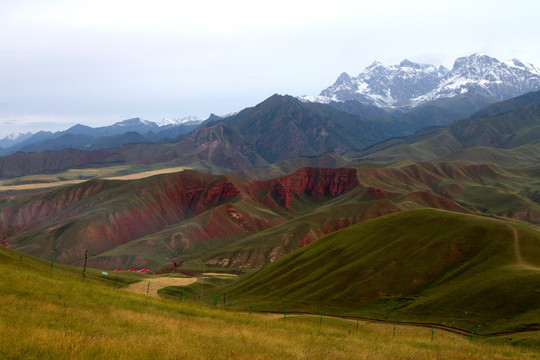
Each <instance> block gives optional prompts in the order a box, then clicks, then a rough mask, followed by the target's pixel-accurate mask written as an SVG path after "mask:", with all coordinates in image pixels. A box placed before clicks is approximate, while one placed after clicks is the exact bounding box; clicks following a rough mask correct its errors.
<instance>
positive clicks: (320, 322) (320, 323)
mask: <svg viewBox="0 0 540 360" xmlns="http://www.w3.org/2000/svg"><path fill="white" fill-rule="evenodd" d="M322 317H323V314H321V321H319V325H322Z"/></svg>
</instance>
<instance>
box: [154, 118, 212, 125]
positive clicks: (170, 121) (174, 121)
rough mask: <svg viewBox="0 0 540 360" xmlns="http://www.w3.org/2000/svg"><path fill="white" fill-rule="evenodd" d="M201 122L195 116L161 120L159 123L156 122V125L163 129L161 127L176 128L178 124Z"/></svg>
mask: <svg viewBox="0 0 540 360" xmlns="http://www.w3.org/2000/svg"><path fill="white" fill-rule="evenodd" d="M201 122H202V120H201V119H199V118H198V117H196V116H186V117H183V118H175V119H170V118H163V119H161V120H160V121H157V122H156V123H157V124H158V125H159V126H160V127H163V126H176V125H180V124H195V123H201Z"/></svg>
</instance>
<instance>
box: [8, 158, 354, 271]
mask: <svg viewBox="0 0 540 360" xmlns="http://www.w3.org/2000/svg"><path fill="white" fill-rule="evenodd" d="M357 184H358V182H357V180H356V170H354V169H338V170H334V169H312V168H304V169H300V170H298V171H297V172H295V173H293V174H291V175H288V176H284V177H282V178H278V179H273V180H270V181H246V180H239V179H232V178H228V177H226V176H212V175H207V174H201V173H197V172H193V171H186V172H182V173H178V174H169V175H163V176H157V177H154V178H150V179H148V180H138V181H132V182H118V181H116V182H108V181H102V180H96V181H89V182H87V183H83V184H80V185H76V186H73V187H70V188H66V189H61V190H57V191H52V192H48V193H44V194H40V195H35V196H30V197H27V198H24V199H16V200H11V201H4V202H3V203H1V204H0V240H1V241H2V243H3V244H4V245H8V246H12V247H18V246H20V245H21V244H23V243H24V244H25V248H26V249H27V250H29V252H31V253H32V254H34V255H38V256H40V255H41V256H49V255H51V254H52V253H53V252H54V254H55V257H56V258H57V259H58V261H64V262H68V263H69V262H71V258H72V257H73V256H79V255H80V254H79V253H78V252H77V251H75V250H74V249H81V248H82V249H86V248H88V249H89V250H90V253H91V254H93V255H98V254H101V253H103V252H106V251H108V250H111V249H113V248H115V247H116V246H119V245H123V244H128V243H130V242H131V241H133V240H136V239H142V238H145V237H148V236H150V235H152V234H155V233H158V232H160V231H163V230H164V229H167V228H168V227H171V226H173V225H175V226H176V225H179V224H182V222H183V221H185V220H187V219H198V220H197V221H196V222H195V223H194V224H191V225H186V227H183V226H181V227H180V228H178V229H177V230H176V231H173V232H170V233H167V234H166V235H165V236H166V237H167V240H166V241H167V243H168V244H169V246H170V247H171V248H172V249H173V250H174V249H175V248H177V249H180V248H181V249H183V250H186V251H189V250H190V249H192V248H193V247H194V245H193V244H195V243H197V242H210V241H212V240H215V239H232V238H238V237H239V236H240V237H241V236H244V235H246V234H250V233H255V232H257V231H261V230H264V229H267V228H270V227H272V226H275V225H277V224H280V223H282V222H284V221H285V219H286V218H288V217H291V216H292V215H293V212H294V208H295V206H296V205H297V204H305V203H307V202H311V203H313V202H315V203H317V202H322V201H324V200H325V199H327V198H332V197H335V196H338V195H341V194H343V193H344V192H346V191H348V190H350V189H352V188H354V187H355V186H357ZM246 202H247V205H243V206H241V207H239V206H237V205H236V204H237V203H238V204H245V203H246ZM253 206H255V208H257V209H264V208H267V209H268V210H266V211H262V213H263V215H256V214H254V213H253V214H252V213H250V210H249V209H250V208H251V207H253ZM259 211H260V210H259ZM202 214H206V215H204V216H202ZM287 214H290V215H287ZM200 216H202V217H200ZM199 217H200V219H199ZM152 241H154V240H148V241H146V240H145V241H143V242H141V243H140V246H141V248H140V249H139V251H151V250H152V246H154V245H153V244H152ZM47 243H50V244H52V245H51V246H49V248H47V246H45V247H44V246H43V244H47ZM39 244H41V245H39ZM44 254H45V255H44ZM274 257H275V256H274ZM103 261H104V264H110V263H111V259H109V258H107V259H105V258H104V259H103ZM129 261H130V263H133V261H135V260H134V259H131V258H130V259H129ZM94 262H96V264H98V263H100V262H101V260H99V261H98V260H97V259H96V260H94ZM123 262H125V259H124V260H123Z"/></svg>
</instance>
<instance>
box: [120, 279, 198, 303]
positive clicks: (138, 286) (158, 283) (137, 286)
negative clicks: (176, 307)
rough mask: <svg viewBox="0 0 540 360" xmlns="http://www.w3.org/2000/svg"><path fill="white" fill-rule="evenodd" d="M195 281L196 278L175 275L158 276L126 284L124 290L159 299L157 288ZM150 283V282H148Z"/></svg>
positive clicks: (184, 284) (183, 284) (182, 284)
mask: <svg viewBox="0 0 540 360" xmlns="http://www.w3.org/2000/svg"><path fill="white" fill-rule="evenodd" d="M196 281H197V278H196V277H195V278H176V277H165V276H164V277H158V278H149V279H148V280H143V281H139V282H136V283H133V284H130V285H128V287H127V288H126V291H129V292H133V293H136V294H139V295H146V294H147V293H148V296H151V297H153V298H157V299H159V298H160V297H159V295H158V290H159V289H162V288H164V287H167V286H187V285H190V284H193V283H194V282H196ZM148 283H150V284H148Z"/></svg>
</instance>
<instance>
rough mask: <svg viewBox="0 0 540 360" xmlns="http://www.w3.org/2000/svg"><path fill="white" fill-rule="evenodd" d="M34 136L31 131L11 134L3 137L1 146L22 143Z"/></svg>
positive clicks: (6, 146) (0, 142) (0, 140)
mask: <svg viewBox="0 0 540 360" xmlns="http://www.w3.org/2000/svg"><path fill="white" fill-rule="evenodd" d="M31 136H32V133H31V132H27V133H13V134H9V135H7V136H6V137H4V138H3V139H0V148H8V147H10V146H13V145H15V144H18V143H21V142H23V141H25V140H27V139H29V138H30V137H31Z"/></svg>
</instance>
